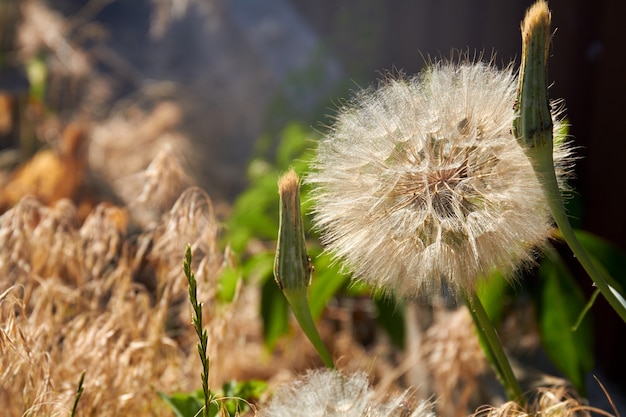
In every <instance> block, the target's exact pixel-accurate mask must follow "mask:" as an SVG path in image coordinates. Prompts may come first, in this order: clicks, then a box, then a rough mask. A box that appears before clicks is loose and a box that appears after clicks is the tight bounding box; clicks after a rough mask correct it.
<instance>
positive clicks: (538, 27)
mask: <svg viewBox="0 0 626 417" xmlns="http://www.w3.org/2000/svg"><path fill="white" fill-rule="evenodd" d="M550 20H551V17H550V10H548V4H547V3H546V2H545V1H543V0H539V1H537V2H536V3H535V4H534V5H533V6H532V7H531V8H530V9H528V11H527V12H526V17H525V18H524V21H523V22H522V65H521V67H520V76H519V85H518V92H517V94H518V95H517V102H516V103H515V116H516V118H515V121H514V122H513V128H514V130H515V135H516V137H517V139H518V141H519V142H520V145H522V147H523V148H524V149H526V150H531V149H535V148H537V147H540V148H542V147H544V146H546V145H548V146H549V148H548V149H549V150H546V152H550V157H551V156H552V154H551V149H552V129H553V122H552V113H551V111H550V100H549V98H548V50H549V48H550V39H551V37H552V33H551V32H550Z"/></svg>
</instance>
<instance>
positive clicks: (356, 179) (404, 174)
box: [307, 62, 569, 297]
mask: <svg viewBox="0 0 626 417" xmlns="http://www.w3.org/2000/svg"><path fill="white" fill-rule="evenodd" d="M516 86H517V82H516V78H515V76H514V75H513V73H512V71H511V69H507V70H499V69H497V68H496V67H494V66H492V65H490V64H486V63H481V62H478V63H472V62H461V63H452V62H440V63H434V64H433V65H431V66H430V67H429V68H428V69H427V70H425V71H423V72H422V73H420V74H418V75H417V76H415V77H413V78H408V79H404V78H399V79H391V80H388V81H386V82H385V83H384V85H383V86H382V87H380V88H379V89H376V90H372V89H370V90H366V91H365V92H362V93H360V94H358V95H357V96H356V97H355V99H354V100H353V101H351V102H350V103H349V104H348V105H346V106H345V107H344V108H342V109H341V111H340V112H339V114H338V116H337V118H336V122H335V124H334V126H333V127H332V129H331V130H330V133H329V134H328V135H327V137H326V138H325V139H324V140H323V141H322V142H321V143H320V145H319V150H318V157H317V160H316V161H315V162H314V166H313V168H314V169H313V172H312V173H311V174H310V175H309V177H308V178H307V181H308V182H309V183H311V184H312V186H313V195H314V197H313V198H314V201H315V205H314V216H315V223H316V226H317V227H318V228H319V229H320V230H321V232H322V241H323V243H324V244H325V245H326V247H327V249H328V250H329V251H330V252H331V253H333V254H334V256H335V257H336V259H340V260H342V261H343V264H344V265H345V266H346V267H347V269H348V270H349V271H350V272H352V273H353V274H354V275H355V277H356V278H358V279H361V280H363V281H366V282H368V283H369V284H371V285H373V286H374V287H377V288H379V289H382V290H383V291H386V292H392V293H395V294H396V295H399V296H404V297H407V296H419V295H422V294H438V293H440V292H442V291H444V290H446V291H447V292H448V293H450V294H451V295H456V294H457V293H458V291H459V290H461V289H469V288H472V287H473V286H474V285H475V282H476V281H477V279H478V278H480V277H485V276H487V275H488V274H489V273H490V272H491V271H492V270H493V269H494V268H496V269H498V270H500V272H502V273H503V274H504V275H505V276H513V275H514V271H515V270H516V269H517V268H518V267H519V266H520V265H523V264H528V263H532V261H533V256H534V255H533V248H537V247H541V246H542V245H543V244H545V241H546V239H547V237H548V236H549V233H550V230H551V227H552V225H551V219H550V215H549V211H548V207H547V205H546V202H545V199H544V197H543V192H542V190H541V187H540V185H539V183H538V181H537V179H536V176H535V175H534V172H533V169H532V167H531V165H530V162H529V161H528V159H527V158H526V156H525V154H524V151H523V149H522V148H521V147H520V146H519V145H518V143H517V141H516V140H515V137H514V135H513V133H512V129H511V126H512V122H513V118H514V112H513V104H514V100H515V95H516ZM556 119H557V117H556V115H555V134H557V133H559V132H561V128H560V125H559V123H558V120H556ZM561 136H562V135H561ZM554 155H555V163H556V164H557V165H559V166H561V165H562V166H564V167H567V166H568V164H567V163H566V162H565V161H566V160H567V158H568V155H569V153H568V151H567V148H566V142H565V141H564V140H562V138H561V139H560V140H559V138H556V139H555V154H554ZM564 172H565V170H560V171H559V175H561V174H563V173H564Z"/></svg>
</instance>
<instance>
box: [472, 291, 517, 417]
mask: <svg viewBox="0 0 626 417" xmlns="http://www.w3.org/2000/svg"><path fill="white" fill-rule="evenodd" d="M463 296H464V298H465V304H466V305H467V308H468V309H469V311H470V314H471V315H472V319H473V320H474V324H475V325H476V331H477V333H478V337H479V339H480V341H481V343H482V345H483V349H485V353H486V355H487V358H488V359H489V360H490V361H491V363H492V365H493V366H494V368H495V369H496V372H497V374H498V377H499V378H500V381H501V382H502V385H503V386H504V389H505V391H506V395H507V397H508V398H509V400H511V401H515V402H517V403H518V404H519V405H520V406H521V407H522V408H524V407H525V405H526V404H525V403H526V399H525V398H524V395H523V394H522V390H521V388H520V386H519V383H518V382H517V379H516V378H515V375H514V374H513V370H512V369H511V365H510V363H509V360H508V359H507V357H506V354H505V353H504V349H502V344H501V343H500V339H499V338H498V334H497V333H496V329H495V328H494V327H493V324H492V323H491V320H490V319H489V316H488V315H487V312H486V311H485V308H484V307H483V304H482V303H481V301H480V299H479V298H478V296H477V295H476V293H475V292H474V291H471V290H470V291H467V292H464V294H463Z"/></svg>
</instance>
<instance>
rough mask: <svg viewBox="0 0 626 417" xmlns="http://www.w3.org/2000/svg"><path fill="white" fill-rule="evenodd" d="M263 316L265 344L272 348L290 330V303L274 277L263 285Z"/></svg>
mask: <svg viewBox="0 0 626 417" xmlns="http://www.w3.org/2000/svg"><path fill="white" fill-rule="evenodd" d="M261 317H262V319H263V336H264V338H265V346H266V347H267V348H269V349H271V348H273V347H274V345H275V344H276V341H277V340H278V338H279V337H280V336H282V335H284V334H286V333H287V331H288V330H289V304H288V303H287V300H286V299H285V296H284V295H283V293H282V291H281V290H280V288H278V286H277V285H276V283H275V282H274V280H272V279H268V280H266V281H265V282H264V283H263V285H262V287H261Z"/></svg>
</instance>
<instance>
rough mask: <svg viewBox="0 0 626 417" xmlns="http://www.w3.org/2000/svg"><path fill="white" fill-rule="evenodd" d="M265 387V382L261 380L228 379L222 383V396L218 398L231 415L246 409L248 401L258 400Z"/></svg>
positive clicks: (236, 414) (239, 413) (241, 412)
mask: <svg viewBox="0 0 626 417" xmlns="http://www.w3.org/2000/svg"><path fill="white" fill-rule="evenodd" d="M266 389H267V382H265V381H261V380H256V379H253V380H249V381H241V382H237V381H228V382H226V383H224V385H222V397H221V399H220V400H219V401H220V402H221V403H222V405H223V407H224V408H225V409H226V411H228V414H229V415H230V416H232V417H234V416H238V415H241V414H243V413H244V412H245V411H247V410H248V408H249V406H248V401H252V400H258V399H259V398H261V395H262V394H263V393H264V392H265V390H266Z"/></svg>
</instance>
